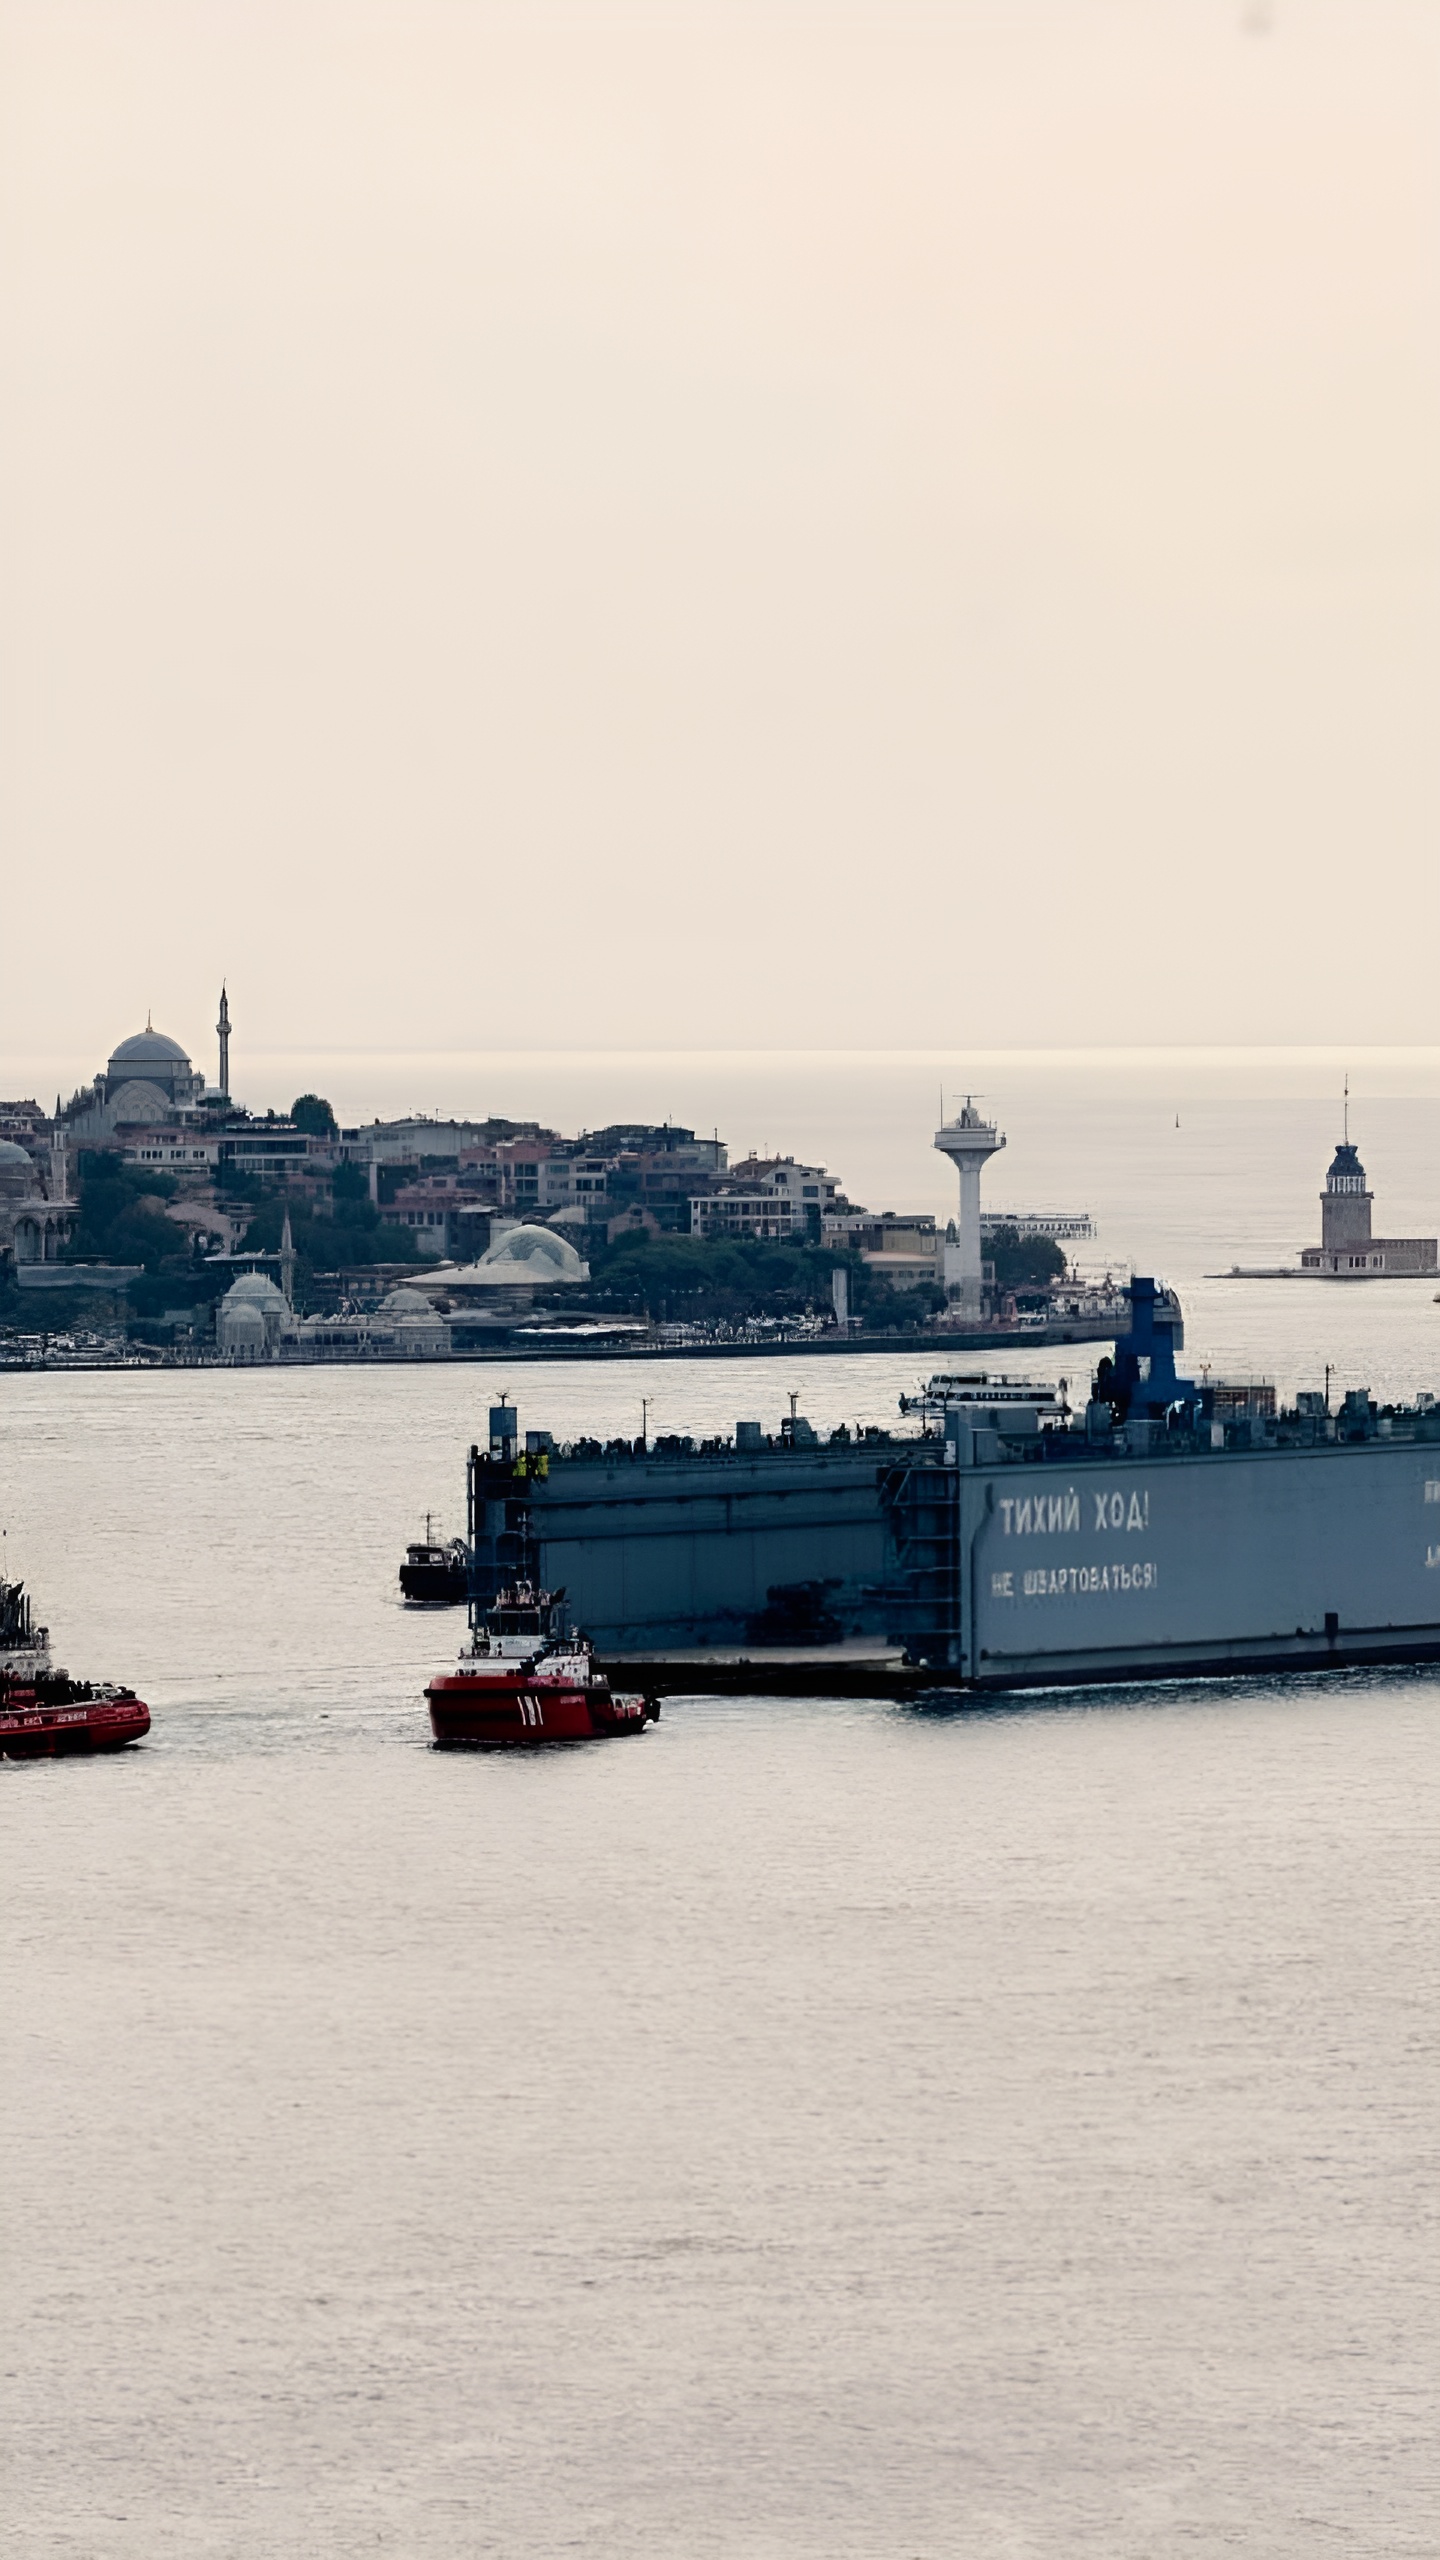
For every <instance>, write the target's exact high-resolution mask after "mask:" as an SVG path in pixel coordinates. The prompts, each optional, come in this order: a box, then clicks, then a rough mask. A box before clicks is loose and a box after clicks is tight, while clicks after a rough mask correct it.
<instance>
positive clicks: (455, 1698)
mask: <svg viewBox="0 0 1440 2560" xmlns="http://www.w3.org/2000/svg"><path fill="white" fill-rule="evenodd" d="M425 1695H426V1699H427V1701H428V1703H429V1708H430V1730H431V1732H432V1733H433V1734H434V1736H435V1740H436V1742H437V1743H438V1744H439V1745H440V1746H441V1747H442V1748H446V1749H448V1748H453V1747H454V1746H456V1745H468V1746H469V1748H470V1749H472V1750H482V1751H514V1750H522V1751H524V1750H530V1751H533V1750H536V1749H540V1748H543V1747H544V1745H545V1744H547V1743H554V1742H593V1741H596V1740H597V1739H598V1738H599V1737H600V1735H602V1734H607V1733H642V1732H643V1731H644V1729H645V1726H646V1725H647V1724H649V1723H652V1722H653V1721H654V1719H655V1718H656V1717H657V1716H658V1714H659V1712H660V1710H659V1708H658V1706H656V1705H655V1703H654V1702H653V1700H651V1699H648V1698H641V1697H616V1696H615V1695H614V1694H613V1692H611V1691H609V1690H605V1691H604V1692H600V1691H599V1690H598V1689H597V1690H596V1691H595V1692H593V1693H588V1692H587V1691H586V1690H584V1689H581V1688H578V1687H576V1688H571V1687H562V1686H561V1685H560V1683H559V1682H553V1683H552V1682H546V1681H533V1682H528V1683H526V1684H524V1685H521V1684H519V1683H516V1684H515V1685H514V1686H513V1687H512V1685H511V1684H510V1683H509V1682H508V1681H507V1682H505V1683H503V1684H502V1683H501V1682H499V1681H496V1680H477V1679H466V1678H465V1677H464V1676H463V1674H462V1675H461V1676H460V1677H458V1678H450V1679H443V1680H436V1681H433V1682H432V1683H431V1686H430V1687H429V1688H428V1689H427V1690H426V1692H425Z"/></svg>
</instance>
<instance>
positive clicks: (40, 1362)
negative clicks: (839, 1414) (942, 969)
mask: <svg viewBox="0 0 1440 2560" xmlns="http://www.w3.org/2000/svg"><path fill="white" fill-rule="evenodd" d="M1117 1330H1123V1328H1117V1326H1116V1324H1115V1322H1114V1321H1113V1319H1112V1320H1110V1321H1108V1322H1107V1321H1103V1320H1101V1319H1099V1318H1081V1317H1074V1318H1069V1319H1067V1320H1066V1321H1065V1322H1063V1323H1060V1324H1047V1325H982V1326H978V1327H976V1329H975V1330H974V1331H973V1332H968V1331H967V1332H961V1331H960V1330H959V1329H958V1328H957V1327H954V1326H946V1327H945V1328H944V1329H943V1330H941V1329H940V1328H938V1327H937V1328H936V1329H935V1330H934V1331H933V1332H930V1331H925V1332H920V1333H866V1334H839V1333H822V1334H808V1333H785V1334H777V1335H770V1336H762V1337H760V1338H759V1339H757V1340H755V1341H745V1340H740V1341H733V1342H656V1341H654V1340H647V1339H641V1338H637V1337H636V1336H634V1335H632V1334H625V1335H622V1336H620V1337H618V1338H616V1339H614V1340H603V1339H601V1340H596V1339H593V1338H592V1339H590V1340H585V1341H576V1340H575V1339H574V1338H573V1337H567V1336H565V1335H561V1334H546V1335H544V1336H537V1337H535V1338H534V1339H533V1340H531V1341H521V1340H517V1339H516V1337H515V1336H514V1335H511V1336H510V1337H509V1338H508V1339H507V1340H506V1341H504V1342H487V1343H484V1344H480V1345H473V1346H467V1347H466V1348H465V1349H463V1350H454V1351H448V1352H444V1353H441V1354H437V1355H435V1356H434V1357H433V1358H430V1359H427V1360H424V1361H420V1360H417V1359H415V1358H414V1357H413V1356H411V1355H409V1354H406V1353H404V1352H389V1351H370V1350H366V1351H363V1352H357V1353H355V1354H353V1355H351V1356H349V1357H346V1356H345V1355H343V1354H332V1355H331V1356H330V1357H328V1358H326V1359H324V1360H294V1359H279V1360H263V1361H253V1362H238V1363H237V1362H234V1361H231V1360H228V1359H227V1358H226V1357H225V1356H224V1354H223V1353H218V1352H214V1351H209V1350H196V1349H192V1348H190V1347H189V1346H186V1347H184V1348H180V1347H176V1348H173V1349H171V1348H166V1349H163V1350H154V1351H151V1352H148V1353H146V1352H143V1351H137V1350H136V1349H135V1348H134V1347H133V1345H127V1347H126V1348H125V1349H124V1350H123V1351H119V1352H117V1353H116V1354H115V1356H114V1357H113V1358H108V1357H107V1356H106V1355H105V1354H104V1353H103V1352H67V1351H60V1350H45V1351H42V1350H38V1349H26V1350H25V1351H24V1352H18V1351H16V1350H13V1349H9V1348H7V1347H5V1346H4V1345H0V1374H3V1373H4V1372H5V1371H11V1372H15V1371H24V1372H26V1373H32V1374H33V1373H34V1372H35V1371H37V1370H47V1369H64V1370H72V1369H100V1370H106V1369H159V1370H167V1371H168V1370H175V1369H218V1370H220V1371H222V1372H223V1373H224V1375H225V1376H227V1377H231V1376H235V1377H238V1376H242V1375H245V1376H251V1377H274V1376H275V1374H276V1373H277V1371H280V1370H287V1369H288V1370H303V1371H305V1372H306V1373H307V1374H308V1373H309V1372H310V1371H312V1370H315V1369H342V1368H343V1369H381V1368H384V1369H433V1368H449V1367H453V1366H455V1365H456V1364H457V1363H461V1364H463V1363H466V1362H468V1363H471V1364H475V1363H484V1362H489V1363H492V1364H493V1363H494V1362H495V1361H496V1360H503V1361H504V1362H505V1365H506V1367H507V1368H509V1367H513V1366H515V1365H516V1364H524V1363H529V1362H533V1361H551V1360H567V1361H575V1360H578V1361H586V1362H592V1363H593V1362H599V1363H602V1364H603V1363H608V1362H613V1361H622V1360H667V1361H668V1360H766V1359H778V1358H780V1357H781V1356H782V1355H783V1356H784V1357H785V1358H787V1359H792V1360H793V1358H794V1357H795V1355H796V1353H797V1352H801V1351H803V1352H804V1353H806V1354H807V1356H809V1355H811V1354H813V1355H815V1356H816V1357H818V1358H822V1359H832V1358H839V1359H846V1358H854V1357H856V1356H857V1355H858V1356H862V1357H864V1356H868V1357H871V1358H873V1357H875V1356H877V1355H880V1354H884V1355H887V1356H888V1355H893V1354H894V1353H896V1352H903V1353H910V1354H912V1355H913V1356H914V1357H915V1358H916V1359H917V1360H918V1359H921V1358H925V1359H928V1360H930V1361H931V1363H932V1364H933V1365H939V1366H943V1365H944V1363H945V1362H946V1360H948V1359H952V1358H956V1357H959V1358H963V1359H969V1358H970V1357H971V1356H972V1355H973V1354H974V1353H976V1352H981V1351H1011V1352H1028V1351H1046V1350H1050V1349H1059V1348H1061V1347H1062V1346H1063V1345H1064V1344H1066V1343H1072V1342H1113V1341H1114V1340H1115V1338H1116V1333H1117Z"/></svg>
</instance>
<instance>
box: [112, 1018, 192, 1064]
mask: <svg viewBox="0 0 1440 2560" xmlns="http://www.w3.org/2000/svg"><path fill="white" fill-rule="evenodd" d="M189 1064H190V1060H189V1057H188V1055H187V1053H186V1051H185V1050H184V1049H182V1048H181V1046H180V1043H179V1041H178V1040H170V1039H167V1037H166V1035H165V1033H164V1032H163V1031H151V1030H150V1029H149V1028H148V1026H147V1028H146V1029H145V1030H144V1031H136V1032H133V1033H132V1034H131V1037H130V1038H129V1039H128V1040H122V1041H121V1043H120V1045H119V1047H118V1049H116V1050H115V1051H114V1052H113V1053H112V1055H111V1059H110V1073H111V1074H112V1076H113V1075H114V1074H115V1073H116V1071H117V1069H118V1070H119V1072H120V1074H121V1075H123V1074H124V1073H125V1071H126V1068H127V1067H130V1068H134V1067H138V1066H182V1067H188V1066H189Z"/></svg>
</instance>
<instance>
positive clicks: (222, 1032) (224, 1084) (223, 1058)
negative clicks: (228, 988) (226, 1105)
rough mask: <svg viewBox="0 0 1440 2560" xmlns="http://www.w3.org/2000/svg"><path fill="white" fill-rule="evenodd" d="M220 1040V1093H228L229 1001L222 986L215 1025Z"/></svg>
mask: <svg viewBox="0 0 1440 2560" xmlns="http://www.w3.org/2000/svg"><path fill="white" fill-rule="evenodd" d="M215 1029H216V1031H217V1033H218V1034H219V1039H220V1091H221V1092H222V1093H223V1094H225V1095H227V1096H228V1094H229V1091H230V999H229V997H228V996H227V994H226V992H225V989H224V986H223V985H222V986H221V989H220V1019H219V1021H218V1022H217V1023H216V1025H215Z"/></svg>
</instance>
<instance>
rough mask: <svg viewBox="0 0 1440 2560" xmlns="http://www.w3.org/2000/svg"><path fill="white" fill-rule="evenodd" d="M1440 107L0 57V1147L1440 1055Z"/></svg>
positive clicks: (1076, 71)
mask: <svg viewBox="0 0 1440 2560" xmlns="http://www.w3.org/2000/svg"><path fill="white" fill-rule="evenodd" d="M1437 74H1440V10H1437V9H1436V8H1435V7H1434V5H1433V0H1053V5H1052V0H993V5H982V0H951V5H948V6H945V5H930V6H926V7H923V8H922V7H916V6H906V5H905V0H893V4H892V5H890V6H887V7H886V8H884V9H883V10H880V9H875V8H861V7H855V6H849V7H847V6H841V5H836V6H831V7H821V6H816V5H810V6H803V5H792V6H788V7H779V6H772V7H768V8H767V7H760V6H755V5H749V6H742V5H738V0H736V4H735V5H728V6H721V5H714V6H708V7H702V6H690V7H682V6H678V5H674V6H667V7H661V6H652V7H649V8H645V9H639V8H632V9H619V8H616V7H609V6H601V5H591V6H569V7H563V8H562V7H557V6H547V5H546V0H527V5H526V6H524V7H518V6H512V7H504V8H502V7H497V6H489V5H486V0H457V4H456V5H452V4H451V0H394V5H377V0H244V5H240V0H207V5H206V6H204V7H201V8H197V7H195V6H194V5H193V0H179V4H178V5H166V0H124V5H116V0H0V362H3V399H0V411H3V424H0V542H3V555H4V560H5V563H6V567H5V574H4V577H3V580H0V689H3V700H4V720H3V735H0V866H3V869H0V958H3V968H0V1076H4V1077H5V1078H6V1079H7V1080H8V1084H10V1085H13V1084H14V1083H15V1080H16V1078H17V1077H18V1078H19V1079H20V1084H19V1089H20V1090H22V1091H26V1092H28V1091H30V1090H32V1089H34V1088H35V1086H36V1084H37V1083H42V1082H43V1081H44V1078H45V1076H47V1075H49V1074H50V1073H51V1068H52V1064H53V1062H55V1061H56V1060H57V1059H59V1060H60V1061H61V1062H62V1063H63V1061H65V1060H67V1059H71V1058H73V1074H71V1075H69V1076H68V1077H63V1078H62V1077H61V1076H60V1075H59V1074H58V1073H57V1074H56V1075H55V1076H54V1078H53V1080H54V1081H64V1082H65V1083H66V1089H67V1090H68V1089H69V1084H70V1083H72V1082H74V1081H77V1080H78V1079H79V1078H80V1077H81V1076H86V1075H89V1074H90V1073H92V1072H93V1071H94V1069H95V1067H96V1066H97V1065H98V1064H100V1063H101V1062H102V1061H103V1059H104V1057H105V1055H106V1054H107V1053H108V1050H109V1048H110V1047H111V1045H112V1044H113V1042H114V1041H115V1040H116V1039H118V1038H119V1037H120V1036H122V1034H123V1033H125V1032H127V1031H129V1030H131V1029H133V1028H135V1027H137V1026H138V1024H139V1023H141V1022H143V1020H144V1018H145V1015H146V1012H147V1009H153V1013H154V1018H155V1020H156V1022H157V1023H158V1024H160V1025H162V1026H163V1027H166V1028H168V1029H171V1030H173V1031H175V1032H176V1034H177V1036H180V1037H181V1038H183V1039H184V1041H185V1043H186V1045H187V1046H188V1047H192V1049H193V1050H194V1053H195V1054H196V1055H197V1057H201V1056H202V1048H201V1042H202V1039H203V1040H204V1041H205V1047H204V1050H203V1060H204V1062H205V1063H207V1064H208V1063H210V1061H209V1045H210V1044H209V1041H208V1031H209V1025H210V1024H211V1023H213V1020H214V1004H215V998H216V993H217V990H218V987H219V983H220V980H221V977H222V975H223V976H224V977H225V978H226V979H227V980H228V983H229V987H230V992H231V1000H232V1004H233V1005H234V1007H235V1010H236V1014H237V1020H240V1019H243V1024H244V1028H245V1034H246V1037H247V1038H248V1040H249V1041H250V1042H251V1043H253V1044H254V1046H255V1048H256V1049H257V1050H259V1049H268V1050H270V1051H272V1052H276V1053H279V1052H286V1053H289V1052H298V1051H315V1052H321V1053H323V1052H325V1051H327V1050H330V1051H334V1052H336V1053H341V1052H343V1053H345V1055H346V1056H347V1057H350V1058H351V1059H354V1058H355V1057H357V1056H358V1057H360V1058H362V1059H363V1058H364V1057H365V1056H366V1055H374V1056H376V1057H377V1058H378V1057H379V1056H381V1055H382V1054H403V1056H404V1057H405V1059H406V1061H407V1065H406V1069H405V1074H406V1080H407V1090H406V1091H404V1092H401V1091H399V1090H398V1089H397V1090H396V1091H395V1092H394V1093H393V1094H392V1093H391V1092H390V1091H389V1089H388V1086H387V1085H386V1084H385V1078H384V1075H383V1074H379V1073H377V1077H376V1080H375V1104H376V1107H377V1108H382V1107H397V1108H399V1107H405V1105H406V1104H407V1103H409V1102H411V1101H412V1100H418V1099H420V1098H421V1096H420V1095H419V1094H412V1093H411V1092H410V1091H409V1089H408V1087H409V1083H410V1082H411V1081H414V1082H415V1083H417V1084H418V1083H422V1082H423V1063H422V1064H421V1065H419V1066H417V1065H415V1064H414V1063H413V1062H415V1061H420V1062H423V1061H424V1059H425V1058H427V1057H430V1056H433V1057H434V1058H435V1060H436V1061H437V1067H438V1063H439V1062H440V1061H442V1060H444V1059H450V1058H453V1057H455V1056H456V1055H458V1054H463V1053H466V1052H484V1053H486V1055H487V1056H494V1055H496V1054H501V1055H515V1056H523V1054H524V1053H526V1052H527V1051H531V1050H534V1051H544V1052H547V1053H549V1052H554V1051H557V1050H566V1049H574V1050H579V1051H585V1052H595V1051H606V1050H611V1049H613V1050H615V1051H617V1052H620V1051H623V1052H625V1053H626V1054H627V1055H630V1054H633V1053H635V1052H644V1051H647V1050H650V1049H655V1050H664V1051H672V1052H673V1051H682V1050H705V1051H710V1052H714V1051H728V1050H736V1051H741V1050H753V1049H761V1050H765V1051H767V1052H768V1051H776V1050H784V1051H800V1052H803V1051H808V1050H824V1051H826V1052H835V1051H837V1050H847V1049H851V1050H883V1051H887V1052H889V1051H897V1050H900V1051H903V1050H911V1049H913V1050H915V1051H917V1052H925V1053H927V1055H928V1054H929V1053H945V1054H949V1055H959V1054H960V1053H962V1052H965V1053H968V1052H972V1051H977V1050H986V1049H990V1050H994V1049H1004V1048H1007V1047H1023V1048H1026V1049H1033V1048H1041V1049H1043V1048H1047V1047H1053V1048H1059V1049H1064V1048H1066V1047H1075V1046H1079V1047H1084V1046H1087V1045H1094V1044H1103V1045H1106V1046H1108V1047H1116V1046H1119V1047H1124V1046H1126V1045H1131V1044H1133V1045H1137V1046H1139V1045H1144V1044H1153V1043H1157V1042H1161V1043H1163V1042H1181V1043H1198V1044H1202V1045H1206V1046H1214V1045H1217V1044H1219V1045H1223V1044H1226V1043H1250V1044H1255V1043H1263V1044H1281V1045H1283V1044H1286V1043H1291V1042H1294V1043H1307V1044H1321V1045H1327V1044H1331V1043H1334V1042H1336V1041H1340V1042H1345V1041H1349V1042H1353V1043H1372V1044H1384V1043H1387V1042H1391V1043H1412V1044H1423V1043H1427V1042H1430V1041H1433V1040H1434V1038H1435V1031H1434V1023H1435V1004H1434V996H1433V988H1434V984H1435V960H1434V951H1435V926H1436V921H1437V917H1436V896H1435V886H1434V882H1435V851H1436V821H1437V816H1440V766H1437V757H1436V752H1435V739H1434V703H1435V700H1436V679H1437V675H1440V576H1437V570H1440V522H1437V519H1440V503H1437V462H1436V457H1437V455H1440V360H1437V359H1440V335H1437V318H1440V294H1437V286H1440V220H1437V213H1440V203H1437V197H1440V180H1437V171H1440V150H1437V144H1440V77H1437ZM29 1060H34V1061H35V1062H36V1064H35V1070H34V1074H33V1076H30V1077H27V1075H26V1072H25V1069H26V1062H27V1061H29ZM42 1062H43V1064H42ZM211 1071H212V1072H213V1067H212V1070H211ZM360 1081H363V1077H362V1078H361V1079H360ZM925 1082H926V1086H927V1090H928V1082H929V1069H928V1067H927V1069H926V1070H925ZM286 1098H288V1097H286ZM358 1098H359V1097H358V1094H357V1099H358ZM423 1098H424V1099H425V1100H426V1101H427V1102H429V1103H430V1104H432V1105H433V1104H434V1103H437V1102H446V1101H447V1100H448V1097H447V1096H446V1095H445V1094H443V1093H440V1092H438V1091H436V1092H434V1093H428V1094H425V1095H424V1097H423ZM657 1107H659V1106H658V1105H657Z"/></svg>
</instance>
